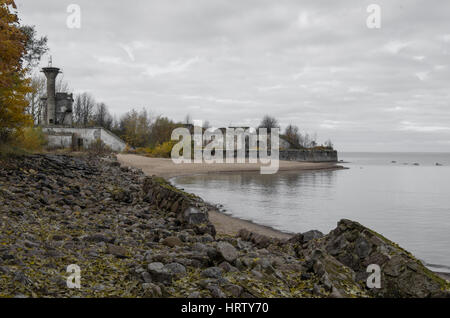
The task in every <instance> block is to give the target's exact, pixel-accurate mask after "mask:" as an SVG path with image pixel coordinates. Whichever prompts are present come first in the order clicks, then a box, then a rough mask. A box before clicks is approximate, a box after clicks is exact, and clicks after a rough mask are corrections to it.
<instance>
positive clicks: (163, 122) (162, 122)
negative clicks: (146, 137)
mask: <svg viewBox="0 0 450 318" xmlns="http://www.w3.org/2000/svg"><path fill="white" fill-rule="evenodd" d="M179 126H181V125H180V124H176V123H174V122H173V121H172V120H170V119H169V118H167V117H162V116H158V117H157V118H156V120H155V121H154V123H153V124H152V127H151V134H150V144H151V146H153V147H154V146H157V145H161V144H163V143H165V142H167V141H170V139H171V137H172V131H173V130H174V129H175V128H177V127H179Z"/></svg>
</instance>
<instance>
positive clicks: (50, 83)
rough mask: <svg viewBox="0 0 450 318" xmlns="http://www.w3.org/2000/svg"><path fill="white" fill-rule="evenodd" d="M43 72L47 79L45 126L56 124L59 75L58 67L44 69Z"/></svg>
mask: <svg viewBox="0 0 450 318" xmlns="http://www.w3.org/2000/svg"><path fill="white" fill-rule="evenodd" d="M42 72H43V73H44V74H45V77H46V78H47V107H46V109H45V113H46V116H45V117H46V118H45V122H44V123H43V124H44V125H55V124H56V77H57V76H58V74H59V68H57V67H44V68H43V69H42Z"/></svg>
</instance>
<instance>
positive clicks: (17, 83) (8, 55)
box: [0, 0, 32, 141]
mask: <svg viewBox="0 0 450 318" xmlns="http://www.w3.org/2000/svg"><path fill="white" fill-rule="evenodd" d="M16 11H17V7H16V4H15V3H14V1H13V0H0V139H1V140H2V141H5V140H6V139H7V138H8V137H9V136H10V135H11V134H12V133H18V132H20V131H21V130H22V128H23V127H25V126H29V125H30V124H31V122H32V121H31V117H30V116H29V114H27V112H26V108H27V106H28V103H27V101H26V100H25V95H26V94H27V93H29V92H31V89H30V87H29V79H28V78H27V69H26V68H25V67H24V66H23V62H24V58H25V56H26V54H27V51H26V44H27V36H26V35H25V34H24V33H23V32H22V31H21V29H20V25H19V18H18V16H17V13H16Z"/></svg>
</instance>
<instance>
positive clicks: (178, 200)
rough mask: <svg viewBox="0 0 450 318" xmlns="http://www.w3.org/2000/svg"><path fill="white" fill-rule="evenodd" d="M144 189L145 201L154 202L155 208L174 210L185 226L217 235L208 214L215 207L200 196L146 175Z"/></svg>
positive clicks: (198, 231) (200, 232)
mask: <svg viewBox="0 0 450 318" xmlns="http://www.w3.org/2000/svg"><path fill="white" fill-rule="evenodd" d="M142 191H143V193H144V201H146V202H148V203H150V204H152V205H153V206H154V208H155V209H160V210H164V211H169V212H172V213H173V214H174V216H175V217H176V218H177V220H178V221H179V222H180V223H181V224H183V225H184V226H185V227H187V228H191V229H193V230H194V231H195V232H196V233H198V234H205V233H209V234H211V235H212V236H215V235H216V229H215V227H214V225H213V224H212V223H211V222H210V221H209V215H208V211H210V210H215V208H214V207H213V206H211V205H209V204H207V203H206V202H204V201H203V200H202V199H200V198H199V197H196V196H194V195H192V194H189V193H186V192H183V191H181V190H179V189H177V188H175V187H173V186H172V185H171V184H170V183H169V182H168V181H166V180H164V179H162V178H158V177H146V178H145V180H144V185H143V188H142Z"/></svg>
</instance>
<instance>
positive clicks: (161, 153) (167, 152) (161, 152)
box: [135, 140, 177, 158]
mask: <svg viewBox="0 0 450 318" xmlns="http://www.w3.org/2000/svg"><path fill="white" fill-rule="evenodd" d="M176 143H177V141H175V140H171V141H167V142H165V143H163V144H160V145H157V146H156V147H155V148H149V147H147V148H143V147H142V148H136V151H135V152H136V153H137V154H140V155H144V156H148V157H153V158H170V156H171V153H172V148H173V146H174V145H175V144H176Z"/></svg>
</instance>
